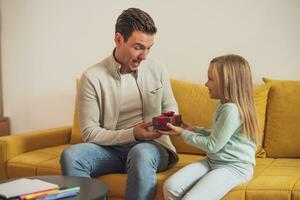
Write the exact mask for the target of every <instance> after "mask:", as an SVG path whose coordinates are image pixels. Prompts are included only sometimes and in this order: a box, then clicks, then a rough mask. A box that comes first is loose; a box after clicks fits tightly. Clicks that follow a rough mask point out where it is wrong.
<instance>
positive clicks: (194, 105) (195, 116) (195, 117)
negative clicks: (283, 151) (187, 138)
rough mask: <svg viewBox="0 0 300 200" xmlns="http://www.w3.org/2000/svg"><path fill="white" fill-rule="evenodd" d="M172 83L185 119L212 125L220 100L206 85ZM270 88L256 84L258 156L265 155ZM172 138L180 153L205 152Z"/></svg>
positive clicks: (203, 125)
mask: <svg viewBox="0 0 300 200" xmlns="http://www.w3.org/2000/svg"><path fill="white" fill-rule="evenodd" d="M171 83H172V88H173V92H174V95H175V98H176V101H177V103H178V107H179V112H180V113H181V114H182V117H183V119H184V120H186V121H188V122H191V123H192V124H195V125H198V126H202V127H206V128H208V127H210V126H211V122H212V119H213V114H214V112H215V107H216V105H217V103H218V101H217V100H214V99H211V98H210V97H209V92H208V89H207V88H206V87H205V86H204V85H200V84H195V83H189V82H184V81H177V80H172V81H171ZM269 89H270V86H269V85H268V84H264V85H259V86H255V88H254V99H255V106H256V110H257V115H258V120H259V125H260V127H261V140H260V141H261V142H260V144H258V145H257V146H258V148H257V154H256V155H257V156H258V157H264V156H265V154H264V150H263V149H262V147H261V146H262V141H263V138H264V134H263V133H264V127H265V118H266V106H267V98H268V92H269ZM171 140H172V142H173V144H174V145H175V147H176V149H177V151H178V152H179V153H195V154H204V152H203V151H201V150H200V149H197V148H195V147H192V146H191V145H187V144H185V143H184V142H183V140H182V139H181V137H171Z"/></svg>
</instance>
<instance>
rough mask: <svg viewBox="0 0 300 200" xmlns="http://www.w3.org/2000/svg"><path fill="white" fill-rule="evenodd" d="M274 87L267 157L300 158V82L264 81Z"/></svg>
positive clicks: (267, 125)
mask: <svg viewBox="0 0 300 200" xmlns="http://www.w3.org/2000/svg"><path fill="white" fill-rule="evenodd" d="M263 80H264V81H265V82H266V83H269V84H271V89H270V92H269V98H268V107H267V116H268V117H267V121H266V132H265V141H264V148H265V150H266V152H267V157H275V158H279V157H297V158H299V157H300V145H299V144H300V132H299V130H300V81H284V80H270V79H267V78H264V79H263Z"/></svg>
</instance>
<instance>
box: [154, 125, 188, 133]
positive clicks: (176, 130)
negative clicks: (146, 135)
mask: <svg viewBox="0 0 300 200" xmlns="http://www.w3.org/2000/svg"><path fill="white" fill-rule="evenodd" d="M167 126H168V127H169V128H170V129H171V131H159V132H160V133H161V134H162V135H181V133H182V131H183V130H184V129H183V128H181V127H180V126H174V125H172V124H171V123H167Z"/></svg>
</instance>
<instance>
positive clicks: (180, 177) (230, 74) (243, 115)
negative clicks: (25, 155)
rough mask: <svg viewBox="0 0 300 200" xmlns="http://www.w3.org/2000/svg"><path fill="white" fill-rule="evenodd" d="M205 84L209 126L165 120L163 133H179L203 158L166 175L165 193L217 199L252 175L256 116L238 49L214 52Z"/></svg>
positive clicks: (246, 69)
mask: <svg viewBox="0 0 300 200" xmlns="http://www.w3.org/2000/svg"><path fill="white" fill-rule="evenodd" d="M205 85H206V87H207V88H208V90H209V93H210V97H211V98H214V99H219V100H220V103H219V105H218V106H217V108H216V111H215V116H214V119H213V124H212V127H211V129H204V128H197V127H194V126H192V125H190V124H188V123H184V125H183V126H182V127H177V126H173V125H171V124H168V126H169V128H171V129H172V131H169V132H161V133H162V134H167V135H180V136H181V137H182V138H183V140H184V141H185V142H186V143H187V144H190V145H193V146H195V147H197V148H200V149H202V150H204V151H205V152H206V153H207V157H206V158H205V159H204V160H200V161H198V162H195V163H192V164H189V165H187V166H186V167H184V168H182V169H180V170H179V171H178V172H176V173H175V174H173V175H172V176H171V177H169V178H168V179H167V181H166V182H165V184H164V197H165V199H166V200H167V199H168V200H169V199H185V200H187V199H188V200H191V199H195V200H202V199H203V200H214V199H221V198H222V197H223V196H224V195H225V194H226V193H227V192H229V191H230V190H231V189H232V188H234V187H235V186H237V185H239V184H242V183H244V182H247V181H249V180H250V179H251V178H252V176H253V167H254V165H255V151H256V143H257V141H258V133H259V127H258V121H257V117H256V112H255V105H254V99H253V86H252V77H251V71H250V66H249V64H248V62H247V61H246V60H245V59H244V58H243V57H241V56H238V55H225V56H220V57H217V58H214V59H213V60H212V61H211V62H210V65H209V69H208V81H207V82H206V84H205Z"/></svg>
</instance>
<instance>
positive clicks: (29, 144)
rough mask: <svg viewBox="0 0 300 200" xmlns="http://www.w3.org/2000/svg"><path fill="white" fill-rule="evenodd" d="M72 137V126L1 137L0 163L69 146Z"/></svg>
mask: <svg viewBox="0 0 300 200" xmlns="http://www.w3.org/2000/svg"><path fill="white" fill-rule="evenodd" d="M70 137H71V127H70V126H68V127H60V128H52V129H46V130H40V131H32V132H27V133H22V134H15V135H10V136H4V137H0V163H3V162H5V161H7V160H9V159H11V158H13V157H15V156H17V155H20V154H22V153H25V152H28V151H32V150H36V149H41V148H46V147H51V146H57V145H62V144H68V143H70Z"/></svg>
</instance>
